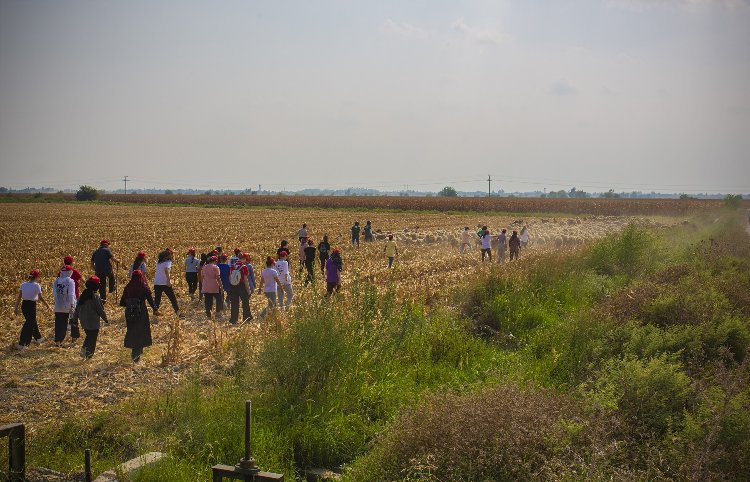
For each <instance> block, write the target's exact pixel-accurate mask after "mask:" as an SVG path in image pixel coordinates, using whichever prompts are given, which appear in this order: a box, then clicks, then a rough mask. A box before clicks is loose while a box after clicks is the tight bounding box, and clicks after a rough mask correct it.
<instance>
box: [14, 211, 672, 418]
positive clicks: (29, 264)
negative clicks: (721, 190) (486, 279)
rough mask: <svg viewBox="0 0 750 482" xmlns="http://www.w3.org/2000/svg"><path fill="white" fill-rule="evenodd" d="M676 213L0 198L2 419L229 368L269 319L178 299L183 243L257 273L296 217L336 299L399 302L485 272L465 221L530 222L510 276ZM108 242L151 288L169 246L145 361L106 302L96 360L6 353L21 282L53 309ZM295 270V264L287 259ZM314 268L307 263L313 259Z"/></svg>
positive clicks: (110, 399) (103, 401)
mask: <svg viewBox="0 0 750 482" xmlns="http://www.w3.org/2000/svg"><path fill="white" fill-rule="evenodd" d="M366 219H370V220H372V222H373V226H374V229H375V230H376V235H377V237H378V239H379V240H378V241H377V242H375V243H363V244H362V246H361V248H359V249H356V248H354V247H352V246H351V245H350V243H349V237H350V236H349V233H350V227H351V224H352V223H353V222H354V221H355V220H359V221H360V223H361V224H362V225H364V221H365V220H366ZM677 221H678V220H677V219H675V218H666V217H664V218H633V217H613V216H581V217H575V216H572V217H565V218H559V217H558V218H553V217H549V218H542V217H533V218H531V217H527V218H519V217H518V216H514V215H505V214H436V213H420V212H406V213H383V212H377V213H368V212H366V211H362V212H361V213H360V212H342V211H337V210H322V209H321V210H318V211H311V210H309V209H305V210H302V209H297V210H295V209H283V210H280V209H253V210H247V209H221V210H217V209H206V208H197V207H158V206H124V205H123V206H107V205H77V204H7V205H5V209H3V210H2V211H0V235H1V236H0V249H2V251H3V252H5V253H8V255H7V256H6V259H5V261H4V262H3V263H2V265H0V316H1V317H2V320H3V323H2V324H0V340H1V342H2V349H1V351H0V375H2V376H0V380H1V381H0V388H2V389H1V390H0V405H1V406H3V407H5V410H4V411H3V412H2V413H0V423H5V422H11V421H19V420H22V421H24V422H26V423H28V424H29V426H30V428H31V430H32V431H34V430H35V429H37V428H38V427H40V426H42V425H44V424H45V423H49V422H50V421H53V420H55V419H56V418H57V417H59V416H60V414H61V413H84V412H89V411H96V410H98V409H101V408H102V407H103V406H106V405H110V404H112V403H115V402H117V401H119V400H122V399H125V398H128V397H129V396H131V395H132V394H134V393H136V391H138V390H139V389H140V388H142V387H146V386H148V387H150V388H152V389H164V388H166V387H168V386H170V385H174V384H177V383H179V382H180V380H182V378H183V377H184V375H185V374H186V373H187V372H188V371H190V370H192V369H194V368H196V367H201V370H202V371H203V373H204V375H208V376H210V374H211V373H214V372H215V370H217V369H220V368H221V367H222V366H224V365H226V364H227V360H226V356H227V355H226V352H227V351H226V350H224V346H225V345H226V342H227V341H228V340H230V338H231V337H232V334H233V330H247V331H248V332H249V333H248V334H249V335H251V336H250V337H249V338H251V339H252V338H257V339H258V340H261V339H262V338H263V336H262V335H263V333H264V332H267V331H268V330H272V329H273V324H274V323H265V324H264V325H262V326H261V325H259V324H257V323H249V324H246V325H243V326H239V327H236V328H230V327H228V326H227V323H226V318H224V320H223V321H222V320H220V321H218V322H206V320H205V318H204V316H203V314H202V305H199V304H198V303H197V301H196V302H191V301H190V300H189V298H188V297H187V295H186V284H185V281H184V276H183V273H184V271H183V269H184V253H185V252H186V251H187V249H188V248H190V247H195V248H197V249H198V251H199V252H201V251H206V250H209V249H210V248H213V247H214V246H217V245H221V246H223V247H224V248H225V249H226V250H227V251H228V252H231V250H232V249H233V248H234V247H240V248H242V249H243V250H244V251H248V252H249V253H250V254H251V256H252V263H253V265H254V266H255V268H256V273H259V271H260V267H261V265H262V261H263V260H264V259H265V257H266V256H268V255H274V254H275V252H276V248H277V246H278V243H279V241H280V240H281V239H287V240H289V241H290V243H292V245H293V246H296V241H297V240H296V238H297V237H296V232H297V229H299V226H300V225H301V224H302V223H303V222H306V223H307V224H308V225H309V227H310V233H311V236H312V237H313V238H314V241H315V243H316V244H317V242H318V241H319V240H320V238H322V235H323V234H328V235H329V238H330V241H331V244H332V246H333V247H339V248H341V249H342V256H343V259H344V273H343V276H342V285H343V289H342V293H341V295H340V296H341V297H343V298H344V302H346V298H347V296H348V294H347V290H346V287H347V285H349V284H351V283H353V282H356V281H357V280H363V281H368V282H371V283H374V284H375V285H376V286H379V287H381V288H383V289H385V288H386V287H389V286H390V287H392V288H393V289H395V290H396V292H397V295H398V297H400V298H414V299H418V300H421V301H427V302H428V304H429V302H430V301H431V300H432V299H433V298H434V297H436V296H445V294H446V292H447V290H446V289H443V288H445V287H450V286H454V285H457V284H459V283H461V282H462V281H464V280H466V279H467V277H470V276H472V275H473V274H475V273H477V272H478V270H487V269H489V267H488V265H487V264H484V265H483V264H482V263H480V261H479V254H478V250H476V247H475V251H473V252H472V253H470V254H465V255H463V256H460V255H459V254H458V248H457V246H458V236H459V234H460V231H461V229H462V228H463V226H469V227H470V228H471V229H472V230H476V228H477V226H479V225H487V226H488V227H489V228H490V229H491V230H492V232H493V233H496V232H498V231H499V229H500V228H503V227H506V228H513V229H515V228H519V229H520V223H522V222H525V223H528V226H529V229H530V232H531V239H532V245H531V247H530V248H529V249H528V250H527V251H525V252H523V253H522V256H521V261H520V262H518V263H514V265H506V268H504V269H514V270H521V269H524V266H528V263H529V262H530V261H529V260H533V259H534V258H535V256H534V253H535V252H537V253H538V252H541V251H546V250H549V249H566V248H571V247H572V248H575V247H576V246H578V245H580V244H582V243H585V242H587V241H590V240H593V239H597V238H600V237H602V236H604V235H606V234H608V233H611V232H615V231H618V230H620V229H622V228H623V227H625V226H626V225H627V224H629V223H631V222H636V223H639V224H645V225H666V224H672V223H674V222H677ZM386 233H394V235H395V237H396V240H397V242H398V246H399V257H398V258H397V262H396V269H394V270H389V269H387V267H386V259H385V257H384V254H383V244H382V239H384V237H385V235H386ZM102 238H107V239H109V240H110V242H111V248H112V250H113V252H114V254H115V256H117V257H118V258H120V260H121V261H123V263H124V264H125V265H126V266H127V265H128V264H129V263H131V262H132V260H133V258H134V257H135V253H136V252H137V251H139V250H145V251H146V252H147V253H148V259H147V265H148V278H149V280H152V276H151V275H152V273H153V269H154V265H155V258H156V254H157V253H158V252H159V251H161V250H162V249H164V248H166V247H172V248H174V249H175V252H176V257H175V260H176V262H175V266H174V267H173V270H172V278H173V284H174V286H175V291H176V293H177V296H178V299H179V302H180V306H181V307H182V309H183V310H184V312H185V313H186V319H185V320H178V319H177V317H176V316H175V315H174V313H173V312H172V310H171V307H170V306H169V304H168V303H167V300H166V299H164V300H162V307H161V311H162V312H163V315H162V316H161V317H159V318H158V320H153V319H152V321H158V324H155V325H153V327H152V331H153V337H154V346H152V347H151V348H149V349H147V350H146V353H145V355H144V360H143V361H142V363H141V364H140V365H139V366H137V367H134V366H133V365H132V364H131V363H130V361H129V353H128V352H127V350H126V349H124V348H123V347H122V342H123V337H124V332H125V329H124V318H123V314H122V309H120V308H119V307H117V306H116V301H117V300H115V299H114V297H112V301H111V302H110V303H108V305H107V307H106V309H107V313H108V316H109V319H110V321H111V323H110V324H109V325H105V326H104V327H103V329H102V330H101V333H100V335H99V342H98V346H97V352H96V355H95V356H94V358H93V359H92V360H89V361H82V360H81V359H80V357H79V355H78V348H79V347H80V342H79V343H78V345H77V346H76V347H62V348H56V347H53V346H51V345H50V344H49V342H47V343H45V344H43V345H42V346H39V347H32V348H29V349H27V350H25V351H24V352H22V353H17V352H14V351H13V350H12V348H11V347H12V346H13V345H14V344H15V343H17V336H18V333H19V331H20V327H21V325H22V323H23V320H22V317H21V316H20V315H19V316H14V315H13V305H14V302H15V297H16V296H17V292H18V287H19V285H20V284H21V283H22V282H23V281H24V280H25V277H26V274H27V273H28V272H29V271H30V270H31V269H33V268H38V269H40V270H41V271H42V287H43V291H44V294H45V296H46V298H47V299H48V301H50V302H51V291H50V289H51V284H52V281H53V278H54V276H55V275H56V274H57V272H58V270H59V268H60V266H61V264H62V258H63V257H64V256H66V255H73V256H74V257H75V258H76V264H75V266H76V268H78V269H79V270H80V271H81V272H82V274H83V275H84V277H88V276H89V275H91V274H92V273H91V269H90V267H89V259H90V256H91V253H92V251H93V250H94V249H95V248H96V247H97V245H98V242H99V240H101V239H102ZM290 258H291V260H292V271H293V272H294V273H296V271H297V267H298V266H299V263H298V261H297V253H292V255H291V256H290ZM316 267H317V265H316ZM126 275H127V271H125V270H123V269H122V268H121V269H120V270H118V271H117V279H118V290H119V288H121V287H122V286H124V284H125V283H126V282H127V277H126ZM316 276H318V279H317V280H316V282H315V284H314V285H313V286H311V287H308V288H303V287H302V283H301V280H300V279H299V278H295V282H294V285H295V305H296V308H295V309H304V305H305V304H306V303H308V302H311V301H312V300H313V299H314V298H315V297H318V296H321V295H322V293H323V292H324V283H323V282H322V280H321V277H320V272H319V271H316ZM264 305H265V302H264V300H263V299H262V297H261V296H259V295H257V294H255V295H253V297H252V298H251V308H252V312H253V314H254V315H255V316H256V317H257V314H258V313H259V312H260V310H261V309H262V308H263V306H264ZM293 316H294V311H291V312H290V313H288V314H287V316H284V315H279V316H275V317H274V320H275V322H278V323H286V321H287V319H292V318H293ZM38 320H39V326H40V329H41V331H42V334H43V335H44V336H45V337H46V338H47V339H48V340H49V339H50V338H52V330H53V325H54V323H53V321H52V320H53V315H52V313H51V312H49V311H47V310H46V309H44V308H43V307H41V306H40V307H39V311H38Z"/></svg>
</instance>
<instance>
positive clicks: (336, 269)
mask: <svg viewBox="0 0 750 482" xmlns="http://www.w3.org/2000/svg"><path fill="white" fill-rule="evenodd" d="M343 269H344V262H343V260H342V259H341V251H339V250H338V249H334V250H333V252H332V253H331V257H330V258H328V260H327V261H326V296H327V297H328V296H331V295H332V294H333V293H334V292H338V290H339V289H340V288H341V271H342V270H343Z"/></svg>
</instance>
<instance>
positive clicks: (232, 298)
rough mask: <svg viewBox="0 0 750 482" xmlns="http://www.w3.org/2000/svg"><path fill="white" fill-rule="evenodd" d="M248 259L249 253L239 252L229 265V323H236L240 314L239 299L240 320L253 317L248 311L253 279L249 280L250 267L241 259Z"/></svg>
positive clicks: (253, 286)
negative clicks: (235, 259) (234, 260)
mask: <svg viewBox="0 0 750 482" xmlns="http://www.w3.org/2000/svg"><path fill="white" fill-rule="evenodd" d="M239 258H241V259H244V260H247V261H248V264H249V261H250V255H249V254H247V253H244V254H243V253H240V256H239V257H238V259H237V261H236V262H235V263H234V264H233V265H232V266H231V270H230V273H229V307H230V317H229V323H231V324H233V325H235V324H237V319H238V318H239V315H240V300H242V320H243V321H248V320H252V319H253V315H252V313H250V293H252V292H253V289H254V288H255V279H254V278H253V280H252V284H251V282H250V268H249V267H248V265H246V264H244V263H243V262H242V260H241V259H239Z"/></svg>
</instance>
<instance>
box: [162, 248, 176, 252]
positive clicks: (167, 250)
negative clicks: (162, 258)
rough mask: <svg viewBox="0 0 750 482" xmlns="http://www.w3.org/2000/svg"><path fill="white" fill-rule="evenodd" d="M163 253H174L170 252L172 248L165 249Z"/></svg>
mask: <svg viewBox="0 0 750 482" xmlns="http://www.w3.org/2000/svg"><path fill="white" fill-rule="evenodd" d="M164 251H166V252H167V253H174V251H173V250H172V248H167V249H165V250H164Z"/></svg>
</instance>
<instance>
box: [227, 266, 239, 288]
mask: <svg viewBox="0 0 750 482" xmlns="http://www.w3.org/2000/svg"><path fill="white" fill-rule="evenodd" d="M241 282H242V268H238V267H236V266H235V267H234V269H233V270H232V272H231V273H229V283H230V284H231V285H232V286H239V284H240V283H241Z"/></svg>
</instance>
